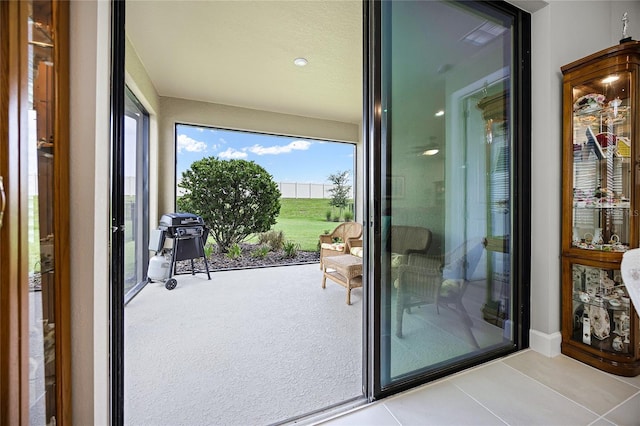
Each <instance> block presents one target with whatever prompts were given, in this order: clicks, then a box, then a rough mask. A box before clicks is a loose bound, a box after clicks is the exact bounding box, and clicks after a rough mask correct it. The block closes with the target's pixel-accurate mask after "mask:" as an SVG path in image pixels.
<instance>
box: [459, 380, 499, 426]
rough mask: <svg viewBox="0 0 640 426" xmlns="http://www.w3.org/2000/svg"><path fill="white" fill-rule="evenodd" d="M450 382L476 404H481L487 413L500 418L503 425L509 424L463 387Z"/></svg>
mask: <svg viewBox="0 0 640 426" xmlns="http://www.w3.org/2000/svg"><path fill="white" fill-rule="evenodd" d="M451 384H452V385H453V386H455V387H456V388H457V389H458V390H459V391H460V392H462V393H463V394H465V395H467V396H468V397H469V398H471V399H472V400H473V401H475V402H476V404H478V405H479V406H481V407H482V408H484V409H485V410H487V411H488V412H489V413H491V414H492V415H493V416H494V417H495V418H496V419H498V420H500V421H501V422H502V423H504V424H505V425H509V423H508V422H506V421H505V420H504V419H503V418H502V417H500V416H499V415H497V414H496V413H494V412H493V410H491V409H490V408H489V407H487V406H486V405H484V404H483V403H482V402H480V401H478V400H477V399H476V398H475V397H473V396H472V395H471V394H469V393H468V392H466V391H465V390H464V389H462V388H461V387H460V386H458V385H457V384H456V383H454V382H451Z"/></svg>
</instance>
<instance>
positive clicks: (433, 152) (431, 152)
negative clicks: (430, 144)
mask: <svg viewBox="0 0 640 426" xmlns="http://www.w3.org/2000/svg"><path fill="white" fill-rule="evenodd" d="M438 152H440V150H439V149H438V148H429V149H427V150H425V151H424V152H423V153H422V155H428V156H431V155H436V154H437V153H438Z"/></svg>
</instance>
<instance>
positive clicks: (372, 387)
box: [363, 1, 531, 401]
mask: <svg viewBox="0 0 640 426" xmlns="http://www.w3.org/2000/svg"><path fill="white" fill-rule="evenodd" d="M391 3H392V2H391V1H382V2H380V1H373V2H365V4H364V14H363V16H364V23H363V24H364V49H365V52H364V60H363V63H364V67H365V71H364V94H365V96H364V114H363V127H364V135H365V140H364V152H365V161H366V162H368V164H366V166H365V179H366V180H365V186H364V192H365V200H366V203H365V206H364V212H365V214H364V216H365V219H366V222H365V225H366V226H365V231H364V234H363V235H364V240H365V242H366V243H365V246H366V247H367V250H366V251H365V268H364V270H365V271H366V273H367V276H366V277H364V278H365V282H366V283H367V285H366V286H365V289H366V290H365V291H366V299H367V302H368V311H367V314H366V315H367V321H366V327H367V328H366V329H367V334H368V336H367V337H366V338H365V343H366V352H365V353H366V360H365V362H366V367H365V368H366V372H367V374H366V375H365V377H366V379H365V380H366V383H365V386H366V389H367V396H368V398H369V400H371V401H373V400H377V399H380V398H384V397H386V396H389V395H392V394H395V393H397V392H401V391H404V390H407V389H409V388H413V387H415V386H418V385H420V384H424V383H427V382H429V381H432V380H435V379H438V378H441V377H444V376H447V375H450V374H453V373H455V372H458V371H461V370H463V369H466V368H469V367H472V366H475V365H478V364H481V363H484V362H487V361H489V360H491V359H495V358H497V357H499V356H503V355H506V354H508V353H512V352H515V351H518V350H521V349H524V348H527V347H528V346H529V327H530V315H529V304H530V258H531V256H530V252H531V248H530V244H529V241H530V234H531V213H530V212H531V202H530V188H531V178H530V176H531V161H530V152H531V141H530V135H531V106H530V99H531V96H530V95H531V63H530V62H531V61H530V56H531V48H530V33H531V25H530V15H529V14H528V13H526V12H524V11H522V10H520V9H518V8H516V7H514V6H512V5H510V4H508V3H506V2H484V1H478V2H459V3H461V4H464V5H465V6H466V7H470V8H474V9H477V10H479V11H483V12H487V11H489V12H491V11H493V12H494V13H495V12H498V13H504V14H506V15H509V16H511V17H512V18H513V22H514V28H513V36H514V38H513V43H514V49H513V54H514V57H513V59H512V74H511V78H512V79H513V92H512V96H513V121H512V125H513V127H514V129H515V130H514V134H513V137H514V143H513V151H514V152H513V157H512V161H513V175H512V185H513V207H514V213H513V219H512V220H513V226H512V228H513V229H512V232H513V235H512V236H511V238H512V241H513V246H512V249H513V253H512V260H511V272H512V274H513V277H514V278H513V280H514V282H515V285H514V288H513V297H514V302H513V311H514V313H513V316H514V318H513V321H514V337H513V340H514V344H513V346H511V347H507V348H497V349H495V350H492V351H487V352H484V353H482V354H479V355H477V356H474V357H470V358H468V359H465V360H462V361H459V362H456V363H452V364H451V365H447V366H444V367H442V368H440V369H437V370H435V371H428V372H424V373H418V374H414V375H411V376H410V377H407V378H404V379H403V380H399V381H397V382H392V383H390V384H388V385H384V384H383V383H384V381H383V380H382V379H383V378H384V377H389V371H388V369H389V366H388V365H385V363H383V362H382V360H385V359H387V360H388V359H389V353H390V347H389V343H388V342H389V333H390V330H391V327H390V324H387V323H383V321H384V319H383V316H382V309H383V308H384V307H383V300H384V294H383V291H385V289H384V286H383V282H385V279H386V281H388V280H389V277H383V276H382V275H383V273H384V268H382V264H383V263H384V262H385V256H386V255H387V254H386V253H385V250H384V248H383V247H382V235H381V234H382V215H383V209H384V206H383V205H382V201H383V200H384V199H385V195H386V194H388V193H389V189H388V188H386V187H385V185H386V179H385V176H384V174H383V170H385V168H386V165H387V164H390V161H391V149H390V144H389V143H388V140H389V139H388V137H390V134H391V128H390V125H388V126H385V125H384V124H383V119H382V115H383V112H384V114H386V115H387V116H388V117H389V116H390V115H391V113H392V111H391V109H390V108H389V109H388V108H387V107H388V105H384V104H383V102H384V99H389V97H390V95H391V93H383V90H387V91H390V89H388V88H389V87H390V84H389V79H390V73H391V66H390V64H391V61H390V60H384V58H383V57H382V56H383V54H385V52H387V53H388V52H390V46H391V40H390V34H385V33H384V31H383V28H385V25H383V24H384V22H383V19H390V18H389V15H390V14H389V13H385V12H388V9H385V8H390V5H391ZM451 3H456V2H455V1H452V2H451ZM387 24H388V22H387ZM387 28H388V26H387ZM385 88H386V89H385ZM387 122H388V123H390V120H387ZM387 291H388V289H387Z"/></svg>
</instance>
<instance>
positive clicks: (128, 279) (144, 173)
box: [124, 89, 149, 303]
mask: <svg viewBox="0 0 640 426" xmlns="http://www.w3.org/2000/svg"><path fill="white" fill-rule="evenodd" d="M124 220H125V227H124V260H125V263H124V280H125V281H124V295H125V303H126V302H127V301H128V300H130V299H131V298H132V297H133V296H135V294H136V293H137V292H138V291H140V289H142V287H144V285H145V284H146V279H147V266H148V264H149V250H148V241H149V114H148V113H147V112H146V111H145V109H144V107H143V106H142V105H141V104H140V102H139V101H138V100H137V99H136V97H135V96H134V95H133V93H131V92H130V91H129V90H128V89H127V90H126V96H125V117H124Z"/></svg>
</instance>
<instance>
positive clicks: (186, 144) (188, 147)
mask: <svg viewBox="0 0 640 426" xmlns="http://www.w3.org/2000/svg"><path fill="white" fill-rule="evenodd" d="M183 149H184V150H185V151H188V152H202V151H206V150H207V144H206V143H204V142H200V141H197V140H195V139H191V138H190V137H189V136H187V135H178V152H179V153H180V152H182V150H183Z"/></svg>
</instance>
